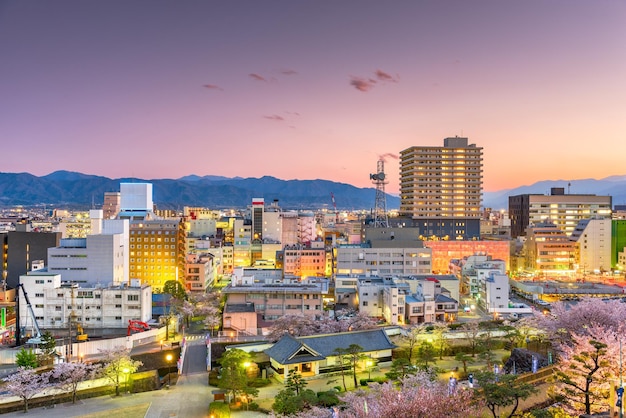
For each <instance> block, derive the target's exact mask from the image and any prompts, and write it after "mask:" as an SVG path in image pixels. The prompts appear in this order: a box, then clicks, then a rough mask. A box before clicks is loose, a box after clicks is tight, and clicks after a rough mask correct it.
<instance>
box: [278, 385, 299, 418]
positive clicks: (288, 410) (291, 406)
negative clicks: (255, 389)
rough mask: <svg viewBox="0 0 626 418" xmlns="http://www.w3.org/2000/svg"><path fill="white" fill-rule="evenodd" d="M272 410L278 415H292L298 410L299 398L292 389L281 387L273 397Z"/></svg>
mask: <svg viewBox="0 0 626 418" xmlns="http://www.w3.org/2000/svg"><path fill="white" fill-rule="evenodd" d="M272 410H273V411H274V412H276V413H277V414H280V415H293V414H295V413H296V412H298V411H300V399H299V398H298V395H296V392H294V391H293V389H289V388H287V389H283V390H281V391H280V392H278V394H277V395H276V396H275V397H274V403H273V404H272Z"/></svg>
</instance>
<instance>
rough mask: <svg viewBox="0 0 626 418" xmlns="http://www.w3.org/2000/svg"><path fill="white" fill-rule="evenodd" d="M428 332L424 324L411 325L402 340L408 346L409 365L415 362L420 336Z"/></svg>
mask: <svg viewBox="0 0 626 418" xmlns="http://www.w3.org/2000/svg"><path fill="white" fill-rule="evenodd" d="M425 331H426V326H425V325H423V324H419V325H411V326H410V327H409V328H408V329H407V330H406V334H405V335H404V336H403V338H402V340H403V341H404V342H406V344H407V357H408V360H409V364H411V363H412V362H413V353H414V351H415V348H416V347H417V343H418V341H419V338H420V335H422V334H423V333H424V332H425Z"/></svg>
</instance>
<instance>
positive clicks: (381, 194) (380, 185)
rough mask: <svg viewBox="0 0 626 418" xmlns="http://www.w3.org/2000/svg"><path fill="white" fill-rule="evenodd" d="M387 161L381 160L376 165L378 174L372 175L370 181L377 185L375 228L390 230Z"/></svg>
mask: <svg viewBox="0 0 626 418" xmlns="http://www.w3.org/2000/svg"><path fill="white" fill-rule="evenodd" d="M385 179H386V177H385V160H384V158H382V157H381V158H380V159H379V160H378V163H377V164H376V173H374V174H370V180H372V183H374V184H375V185H376V201H375V203H374V228H389V219H388V218H387V196H386V195H385V184H387V182H386V181H385Z"/></svg>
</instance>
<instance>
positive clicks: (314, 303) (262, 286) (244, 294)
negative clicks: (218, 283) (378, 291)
mask: <svg viewBox="0 0 626 418" xmlns="http://www.w3.org/2000/svg"><path fill="white" fill-rule="evenodd" d="M327 292H328V286H327V284H326V286H324V284H323V283H307V282H305V283H278V282H271V283H265V282H262V281H255V280H254V278H252V279H248V280H244V281H239V282H237V283H235V284H234V285H233V283H231V284H229V285H228V286H226V287H225V288H224V289H222V294H224V295H226V306H225V307H224V312H225V313H224V324H225V325H224V327H225V328H226V323H227V321H229V322H230V328H231V329H235V330H236V331H239V332H246V333H249V334H253V335H258V334H261V333H263V332H265V331H266V330H264V328H268V327H269V326H270V325H271V322H272V321H274V320H276V319H278V318H280V317H283V316H285V315H295V314H302V315H306V316H309V317H312V318H317V317H321V316H322V315H323V314H324V306H323V296H324V294H326V293H327ZM248 304H251V305H252V306H253V307H254V312H255V314H256V317H255V318H252V316H251V315H249V311H248V310H245V311H243V312H242V311H241V310H240V309H239V308H235V307H233V308H231V306H233V305H234V306H239V305H246V307H248V306H249V305H248ZM238 316H241V317H244V316H245V321H244V320H243V318H238ZM243 324H245V328H239V327H241V326H243Z"/></svg>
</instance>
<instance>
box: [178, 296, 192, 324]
mask: <svg viewBox="0 0 626 418" xmlns="http://www.w3.org/2000/svg"><path fill="white" fill-rule="evenodd" d="M195 311H196V306H195V305H194V304H193V303H192V302H190V301H188V300H183V301H182V303H181V304H180V306H178V312H180V313H181V314H182V315H183V318H184V320H185V325H186V326H187V328H189V323H190V322H191V317H193V314H194V312H195Z"/></svg>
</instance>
